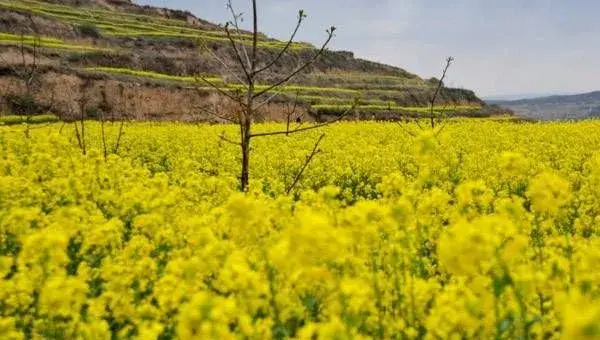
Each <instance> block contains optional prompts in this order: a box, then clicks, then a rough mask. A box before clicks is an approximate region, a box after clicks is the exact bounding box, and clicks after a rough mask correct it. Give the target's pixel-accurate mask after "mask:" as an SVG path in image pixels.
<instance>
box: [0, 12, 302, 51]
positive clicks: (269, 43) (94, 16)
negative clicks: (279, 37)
mask: <svg viewBox="0 0 600 340" xmlns="http://www.w3.org/2000/svg"><path fill="white" fill-rule="evenodd" d="M0 7H5V8H8V9H12V10H18V11H25V12H30V13H32V14H35V15H38V16H42V17H46V18H50V19H54V20H58V21H61V22H66V23H68V24H71V25H92V26H95V27H96V28H98V29H99V30H100V31H101V33H102V34H103V35H107V36H117V37H135V36H149V37H178V38H189V39H200V40H204V41H219V42H223V41H227V37H226V35H225V33H224V32H223V31H220V30H210V29H198V28H195V27H190V26H189V25H187V23H186V22H185V21H182V20H175V19H164V18H160V17H153V16H149V15H141V14H132V13H126V12H117V11H108V10H99V9H91V8H83V7H70V6H64V5H56V4H48V3H43V2H38V1H31V0H16V1H6V0H2V1H0ZM234 36H235V37H236V38H237V39H239V40H241V41H243V42H246V43H250V42H251V38H252V37H251V35H249V34H240V35H237V34H234ZM284 45H285V43H284V42H280V41H276V40H268V39H265V38H263V37H261V39H260V41H259V46H260V47H262V48H281V47H283V46H284ZM293 48H295V49H302V48H311V46H310V45H308V44H304V43H296V44H294V45H293Z"/></svg>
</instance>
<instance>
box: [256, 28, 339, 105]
mask: <svg viewBox="0 0 600 340" xmlns="http://www.w3.org/2000/svg"><path fill="white" fill-rule="evenodd" d="M335 30H336V28H335V27H334V26H332V27H331V28H330V29H328V30H327V39H326V40H325V42H324V43H323V45H322V46H321V48H320V49H319V50H318V51H317V53H315V55H314V56H313V57H312V58H311V59H310V60H309V61H307V62H306V63H304V65H302V66H300V67H298V68H297V69H296V70H294V71H293V72H292V73H290V74H288V75H287V76H286V77H285V78H283V79H281V80H279V81H278V82H276V83H274V84H273V85H271V86H269V87H267V88H265V89H263V90H262V91H259V92H258V93H256V94H255V95H254V98H258V97H260V96H262V95H263V94H265V93H267V92H269V91H271V90H273V89H275V88H277V87H279V86H281V85H284V84H285V83H287V82H288V81H290V80H291V79H292V78H294V77H295V76H296V75H297V74H298V73H300V72H302V71H304V70H305V69H306V68H307V67H309V66H310V65H312V64H313V63H314V62H315V61H316V60H317V59H318V58H319V57H320V56H321V54H323V52H325V49H326V48H327V45H329V42H331V39H333V36H334V32H335Z"/></svg>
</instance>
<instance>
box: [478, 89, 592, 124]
mask: <svg viewBox="0 0 600 340" xmlns="http://www.w3.org/2000/svg"><path fill="white" fill-rule="evenodd" d="M487 102H488V103H489V104H499V105H501V106H503V107H506V108H509V109H511V110H513V111H514V112H515V114H516V115H517V116H521V117H526V118H534V119H583V118H589V117H600V91H594V92H589V93H583V94H575V95H555V96H548V97H540V98H532V99H520V100H488V101H487Z"/></svg>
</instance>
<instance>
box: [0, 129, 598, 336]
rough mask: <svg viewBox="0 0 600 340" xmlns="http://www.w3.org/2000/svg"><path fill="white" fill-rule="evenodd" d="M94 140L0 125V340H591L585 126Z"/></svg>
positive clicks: (594, 247) (594, 307)
mask: <svg viewBox="0 0 600 340" xmlns="http://www.w3.org/2000/svg"><path fill="white" fill-rule="evenodd" d="M105 125H106V126H105V132H106V133H105V138H104V143H103V142H102V138H101V134H100V131H101V126H100V124H99V123H97V122H87V123H86V135H85V138H86V139H87V140H86V142H87V150H86V151H87V152H86V155H83V154H82V151H81V149H80V148H79V147H78V142H77V139H76V137H75V136H76V134H75V132H74V127H73V125H71V124H63V123H52V124H50V125H35V126H30V127H27V126H26V125H13V126H4V127H1V126H0V338H2V339H22V338H33V339H37V338H53V339H115V338H132V339H174V338H178V339H269V338H276V339H281V338H297V339H315V338H318V339H334V338H335V339H371V338H375V339H447V338H452V339H490V338H495V339H514V338H520V339H541V338H544V339H558V338H563V339H587V338H589V339H591V338H596V337H598V336H600V301H599V300H598V295H599V293H600V288H599V287H600V285H599V284H600V235H599V232H600V221H599V220H598V214H599V212H600V152H599V151H598V150H600V134H599V133H598V131H600V121H594V120H591V121H582V122H576V123H575V122H564V123H546V124H542V123H515V122H512V121H510V120H506V121H504V120H497V121H493V120H467V119H465V120H454V121H450V122H448V123H447V125H443V129H439V128H437V129H436V130H434V131H430V130H429V129H427V128H424V129H423V130H422V129H420V128H419V127H417V126H416V125H415V124H414V123H413V124H409V125H406V124H404V125H400V124H397V123H375V122H372V123H368V122H361V123H336V124H332V125H329V126H327V127H325V128H322V129H316V130H311V131H309V132H307V133H300V134H294V135H290V136H285V135H283V136H273V137H264V138H256V139H255V140H253V143H252V151H251V156H252V158H251V166H250V189H249V191H248V192H247V193H240V192H239V191H238V182H239V181H238V175H239V174H238V173H239V167H240V161H239V147H238V146H236V145H234V144H232V143H231V142H230V140H231V141H235V140H237V139H238V137H237V136H238V133H239V128H237V127H235V126H225V125H191V124H188V125H186V124H178V123H160V124H159V123H126V124H125V126H124V131H125V134H124V135H123V137H122V140H121V142H120V143H121V145H120V147H119V148H118V149H117V150H116V153H115V152H114V151H115V143H116V137H117V133H118V129H119V126H120V123H114V124H113V123H106V124H105ZM280 128H281V126H278V125H276V124H257V125H255V126H254V129H255V131H257V132H259V131H269V130H276V129H280ZM26 132H27V135H28V136H29V137H26ZM322 133H324V134H325V137H324V139H323V141H322V143H321V144H320V146H319V149H320V152H318V153H317V154H316V155H315V157H314V159H313V160H312V161H311V162H310V163H309V164H308V167H307V168H306V170H305V171H304V172H303V173H302V175H301V176H298V173H299V171H300V170H301V168H302V167H303V165H304V164H305V160H306V157H307V156H308V155H309V154H310V153H311V149H312V148H313V146H314V144H315V141H316V140H317V139H318V138H319V137H320V135H321V134H322ZM105 148H106V150H107V151H106V154H107V157H106V158H105V157H104V153H105V152H104V149H105ZM297 178H298V181H297V184H296V185H295V186H292V183H293V182H294V181H295V180H296V179H297ZM290 187H291V190H290ZM288 191H289V193H286V192H288Z"/></svg>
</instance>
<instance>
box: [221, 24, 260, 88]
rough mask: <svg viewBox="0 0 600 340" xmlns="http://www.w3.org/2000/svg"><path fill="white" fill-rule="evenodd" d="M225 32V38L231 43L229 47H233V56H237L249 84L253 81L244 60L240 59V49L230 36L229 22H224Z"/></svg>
mask: <svg viewBox="0 0 600 340" xmlns="http://www.w3.org/2000/svg"><path fill="white" fill-rule="evenodd" d="M225 33H226V34H227V39H228V40H229V43H230V44H231V47H233V51H234V52H235V57H236V58H237V60H238V62H239V64H240V66H241V67H242V71H244V75H246V79H247V80H248V84H251V83H252V82H253V78H252V76H251V75H250V71H249V70H248V67H246V64H244V60H243V59H242V55H241V54H240V51H239V50H238V48H237V43H236V42H235V40H234V39H233V37H232V36H231V31H230V30H229V23H227V24H225Z"/></svg>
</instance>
